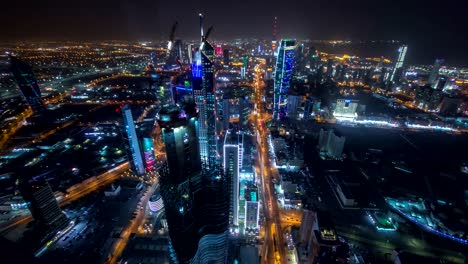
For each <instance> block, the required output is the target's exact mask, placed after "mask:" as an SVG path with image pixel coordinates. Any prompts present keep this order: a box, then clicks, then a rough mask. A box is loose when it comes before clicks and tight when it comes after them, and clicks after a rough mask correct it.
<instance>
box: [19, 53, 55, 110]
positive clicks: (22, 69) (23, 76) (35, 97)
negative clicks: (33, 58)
mask: <svg viewBox="0 0 468 264" xmlns="http://www.w3.org/2000/svg"><path fill="white" fill-rule="evenodd" d="M10 63H11V64H10V71H11V73H12V74H13V77H14V79H15V82H16V84H17V85H18V87H19V89H20V90H21V93H22V94H23V96H24V98H25V99H26V101H27V102H28V104H29V105H30V106H31V108H32V110H33V112H34V113H35V114H41V113H43V112H45V111H46V108H45V106H44V103H43V102H42V98H41V90H40V89H39V85H38V84H37V79H36V76H35V75H34V72H33V70H32V68H31V66H29V65H28V64H27V63H26V62H24V61H21V60H19V59H18V58H16V57H13V56H10Z"/></svg>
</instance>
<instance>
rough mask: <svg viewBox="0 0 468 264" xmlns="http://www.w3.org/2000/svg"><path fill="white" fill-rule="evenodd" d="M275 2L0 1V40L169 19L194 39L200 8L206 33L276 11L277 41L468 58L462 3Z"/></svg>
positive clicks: (120, 33) (106, 30)
mask: <svg viewBox="0 0 468 264" xmlns="http://www.w3.org/2000/svg"><path fill="white" fill-rule="evenodd" d="M279 3H280V2H279V1H278V0H277V2H276V1H274V2H267V1H256V2H253V3H250V2H245V3H238V4H237V5H233V6H231V7H229V8H227V9H225V8H224V7H223V6H224V5H223V4H222V3H220V2H217V1H214V0H205V1H203V2H201V3H199V2H197V3H195V2H187V3H184V5H183V7H180V6H179V5H178V4H177V3H176V2H153V1H148V0H140V1H137V2H130V1H123V0H122V1H118V2H115V1H112V2H111V1H108V0H105V1H100V2H99V4H96V3H94V2H91V1H89V0H88V1H80V2H75V3H66V2H60V1H54V0H49V1H48V3H41V4H35V3H34V1H29V0H27V1H25V2H24V1H22V2H21V7H19V6H18V4H14V3H7V5H6V10H8V12H5V15H4V16H2V18H0V22H1V23H0V29H1V30H2V32H3V34H2V36H0V39H1V40H3V41H5V40H12V39H20V40H21V39H23V40H31V39H36V40H54V39H55V40H103V39H106V40H107V39H121V40H154V39H159V40H166V39H167V38H168V36H169V31H170V27H171V25H172V24H173V23H174V21H178V22H179V29H178V37H179V38H181V39H196V37H197V33H198V32H197V30H196V28H197V21H196V16H197V14H198V12H203V13H205V14H206V15H208V16H207V19H206V24H207V25H214V26H215V30H214V34H213V37H212V38H214V39H234V38H245V37H260V38H264V39H267V40H268V39H271V37H272V34H273V33H272V32H273V21H274V17H277V18H278V22H277V32H278V39H280V38H289V37H290V38H297V39H349V40H380V39H381V40H399V41H401V42H403V43H404V44H407V45H408V46H409V47H410V48H411V50H412V52H411V53H409V54H408V61H409V63H427V64H429V63H431V62H432V61H434V60H435V59H437V58H444V59H446V60H447V61H448V62H449V63H450V64H451V65H456V66H466V61H467V60H468V55H464V53H463V50H464V47H465V46H467V40H466V39H465V38H464V37H463V34H461V32H459V31H458V28H459V27H460V28H463V27H466V21H463V19H462V18H463V13H464V10H466V8H465V9H464V8H463V5H462V3H461V1H460V0H450V1H448V2H446V3H444V5H446V6H450V7H453V8H451V10H452V11H451V12H439V11H440V10H439V3H437V2H435V1H430V2H425V3H424V4H420V3H417V2H416V1H402V0H399V1H396V2H395V1H394V2H392V4H391V5H386V6H383V5H382V6H381V5H379V4H378V3H377V2H373V1H370V0H364V1H361V2H360V3H354V2H353V3H351V2H343V3H337V2H328V1H323V0H320V1H301V0H295V1H292V2H289V3H288V8H285V9H281V10H280V9H277V6H278V4H279ZM37 5H39V6H37ZM399 6H401V7H404V8H401V9H400V8H398V7H399ZM457 7H460V8H457ZM308 10H310V11H308ZM428 43H431V45H427V44H428Z"/></svg>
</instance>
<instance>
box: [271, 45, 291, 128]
mask: <svg viewBox="0 0 468 264" xmlns="http://www.w3.org/2000/svg"><path fill="white" fill-rule="evenodd" d="M295 47H296V41H295V40H293V39H283V40H281V43H280V46H279V47H278V55H277V57H276V69H275V87H274V105H273V119H275V120H278V119H280V118H282V117H284V116H285V115H286V104H287V97H288V95H287V92H288V89H289V87H290V86H291V80H292V75H293V74H292V73H293V67H294V55H295V51H294V49H295Z"/></svg>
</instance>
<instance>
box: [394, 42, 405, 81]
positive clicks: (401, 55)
mask: <svg viewBox="0 0 468 264" xmlns="http://www.w3.org/2000/svg"><path fill="white" fill-rule="evenodd" d="M407 50H408V46H407V45H402V46H401V47H400V48H399V49H398V58H397V60H396V63H395V67H393V71H392V75H390V81H391V82H398V81H399V80H400V77H401V73H402V70H403V69H402V68H403V64H404V63H405V57H406V51H407Z"/></svg>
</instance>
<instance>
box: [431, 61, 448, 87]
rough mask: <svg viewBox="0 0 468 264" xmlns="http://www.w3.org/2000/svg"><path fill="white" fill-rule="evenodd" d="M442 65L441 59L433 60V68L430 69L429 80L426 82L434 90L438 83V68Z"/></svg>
mask: <svg viewBox="0 0 468 264" xmlns="http://www.w3.org/2000/svg"><path fill="white" fill-rule="evenodd" d="M443 63H444V60H443V59H437V60H435V62H434V66H433V67H432V70H431V73H430V75H429V79H428V81H427V82H428V83H429V85H430V86H431V87H432V88H434V89H435V88H436V84H437V81H438V77H439V70H440V66H442V64H443Z"/></svg>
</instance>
